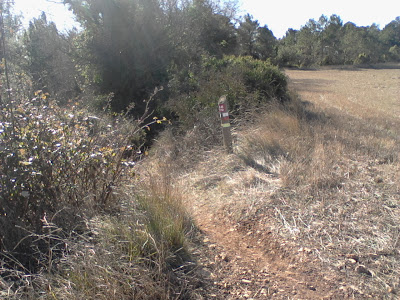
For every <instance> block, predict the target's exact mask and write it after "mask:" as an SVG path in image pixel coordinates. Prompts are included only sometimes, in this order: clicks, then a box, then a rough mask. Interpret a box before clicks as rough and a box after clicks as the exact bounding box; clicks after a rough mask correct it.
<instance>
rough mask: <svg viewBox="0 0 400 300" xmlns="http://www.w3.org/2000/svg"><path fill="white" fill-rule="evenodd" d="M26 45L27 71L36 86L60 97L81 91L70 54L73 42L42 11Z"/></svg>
mask: <svg viewBox="0 0 400 300" xmlns="http://www.w3.org/2000/svg"><path fill="white" fill-rule="evenodd" d="M23 44H24V47H25V50H26V54H27V62H26V71H27V72H28V73H29V74H30V75H31V77H32V82H33V88H34V89H35V90H43V91H45V92H48V93H50V94H51V95H52V96H54V97H56V98H57V99H58V100H68V99H70V98H73V97H75V96H77V95H78V94H79V87H78V84H77V82H76V79H75V75H76V71H75V67H74V63H73V61H72V59H71V58H70V56H69V52H70V44H69V42H68V40H67V37H66V36H63V35H61V34H60V33H59V32H58V30H57V27H56V25H55V24H54V23H53V22H48V21H47V18H46V14H45V13H44V12H43V13H42V15H41V16H40V17H39V18H38V19H34V20H33V21H31V22H30V24H29V28H28V30H27V31H26V32H25V34H24V38H23Z"/></svg>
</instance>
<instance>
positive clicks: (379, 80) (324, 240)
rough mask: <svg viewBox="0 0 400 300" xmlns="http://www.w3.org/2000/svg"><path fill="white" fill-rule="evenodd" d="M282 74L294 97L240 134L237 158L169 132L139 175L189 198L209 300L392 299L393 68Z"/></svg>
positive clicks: (395, 226)
mask: <svg viewBox="0 0 400 300" xmlns="http://www.w3.org/2000/svg"><path fill="white" fill-rule="evenodd" d="M286 73H287V75H288V76H289V78H290V85H291V89H292V91H294V93H295V94H297V96H294V97H297V99H298V100H297V101H295V102H294V103H293V104H292V105H291V107H289V108H285V109H283V108H282V107H279V106H278V105H274V104H271V105H269V106H267V107H266V110H265V112H264V113H261V114H258V115H254V118H255V120H256V121H255V122H254V123H252V124H246V125H242V126H239V127H237V128H236V129H235V141H236V142H235V153H234V154H232V155H226V154H224V152H223V151H222V149H219V148H217V149H213V150H212V151H208V150H207V147H205V148H204V149H205V150H206V151H204V152H201V154H199V148H201V145H202V144H201V141H200V140H198V139H197V138H196V135H197V134H199V132H197V133H196V131H195V130H196V129H195V130H194V131H193V132H190V133H189V134H188V135H187V136H186V138H185V139H183V140H179V141H178V140H176V141H174V140H175V137H174V136H173V134H168V133H166V134H165V135H164V137H161V138H160V139H159V141H158V146H156V147H155V149H156V150H154V154H153V159H152V160H151V162H152V166H150V165H149V164H147V165H146V169H147V171H149V170H150V171H152V172H153V173H158V174H162V173H164V174H165V173H169V176H171V177H172V178H174V180H173V182H174V186H175V187H178V188H179V189H181V190H182V193H183V194H184V195H185V199H186V201H185V204H186V206H187V207H188V210H189V211H190V212H191V214H192V216H193V218H194V220H195V223H196V224H197V226H198V227H199V229H200V230H201V233H202V235H201V238H200V241H201V242H200V243H198V244H197V245H196V248H197V249H198V250H197V251H195V253H197V259H198V263H199V268H200V269H201V270H202V271H201V273H202V274H205V277H206V278H208V279H209V281H207V280H206V279H205V281H204V282H211V283H210V286H209V287H208V288H207V290H208V292H207V293H208V294H209V295H210V293H211V294H212V295H214V298H217V299H247V298H252V299H265V298H266V297H267V298H272V299H349V298H351V299H353V298H356V299H364V298H365V299H367V298H375V299H378V298H379V299H397V298H398V297H399V295H400V273H399V270H400V252H399V248H400V225H399V224H400V193H399V183H400V165H399V151H400V130H399V128H400V126H399V125H400V119H399V113H400V99H399V82H400V70H399V69H388V70H385V69H380V70H372V69H371V70H367V69H359V70H358V69H357V70H320V71H297V70H296V71H294V70H288V71H287V72H286ZM200 151H201V150H200ZM166 170H168V172H166ZM210 291H211V292H210Z"/></svg>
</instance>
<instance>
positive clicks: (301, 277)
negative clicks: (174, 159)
mask: <svg viewBox="0 0 400 300" xmlns="http://www.w3.org/2000/svg"><path fill="white" fill-rule="evenodd" d="M216 156H218V154H216ZM215 159H216V160H218V159H217V158H215ZM210 160H211V163H210ZM210 160H209V161H208V164H209V165H215V164H213V163H212V160H213V159H210ZM213 172H221V174H222V173H223V171H220V170H217V171H215V170H209V172H208V173H203V172H200V173H201V174H204V177H209V175H210V173H213ZM243 172H248V170H246V171H243ZM257 175H258V176H260V177H261V176H263V179H264V181H270V183H268V186H269V187H270V189H271V190H269V191H268V190H263V194H264V195H265V197H270V195H272V194H273V192H274V190H276V188H277V185H279V182H280V181H279V179H276V178H271V176H270V175H265V174H264V175H263V174H261V173H257ZM241 176H243V174H242V175H240V172H237V173H232V174H231V175H230V176H229V177H228V178H226V177H224V176H221V178H219V177H218V175H215V174H214V175H212V176H211V177H214V178H217V181H218V182H219V184H220V185H224V184H221V181H224V180H227V181H229V180H231V181H233V182H240V177H241ZM238 177H239V179H238ZM224 178H225V179H224ZM202 180H203V179H199V178H197V182H199V181H202ZM189 181H192V182H193V178H190V179H189V178H188V182H187V184H189ZM195 181H196V180H195ZM210 186H211V188H210ZM229 189H230V187H229V186H228V188H227V190H229ZM189 190H192V191H193V190H195V191H196V192H195V193H193V194H192V195H190V197H189V198H190V199H191V203H192V210H193V211H192V216H193V218H194V220H195V222H196V225H197V227H198V228H199V229H200V230H201V233H202V245H203V247H201V248H200V249H198V251H197V253H198V255H199V257H200V259H199V263H200V265H201V266H202V267H203V274H204V275H205V277H208V278H209V279H210V280H211V281H212V285H213V287H212V288H211V290H212V293H208V295H207V299H209V298H214V299H343V298H346V296H345V294H344V293H345V289H343V288H342V289H340V288H339V284H340V281H341V280H339V278H338V277H337V276H336V274H333V273H330V272H329V271H327V270H325V271H324V273H322V272H321V271H320V269H321V267H320V261H319V260H318V259H317V258H316V257H315V256H314V255H312V253H311V250H310V249H307V248H300V249H299V248H295V247H293V246H292V245H290V243H286V242H285V241H279V240H278V237H277V236H276V235H274V233H273V232H272V230H269V228H268V225H267V224H265V223H264V224H258V221H259V219H257V220H256V221H255V223H254V224H247V225H246V224H239V223H234V222H232V220H230V218H229V217H227V214H226V207H227V206H231V204H230V203H229V201H234V202H236V204H233V203H232V205H239V206H240V204H239V202H243V203H245V202H246V199H245V198H246V197H247V195H246V194H243V195H241V196H240V197H237V195H236V196H234V195H233V196H232V195H231V197H229V196H228V195H224V193H223V192H221V190H219V189H218V187H217V185H213V184H210V183H208V184H207V188H206V189H204V187H201V188H200V189H199V188H198V189H196V188H193V187H191V188H190V189H189ZM225 193H226V191H225ZM227 193H229V192H227ZM216 196H217V197H218V198H219V199H224V200H223V201H225V205H221V203H218V199H216V198H214V197H216ZM228 198H230V199H229V200H228ZM234 209H237V206H235V208H234ZM340 286H343V285H340Z"/></svg>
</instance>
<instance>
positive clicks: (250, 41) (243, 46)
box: [237, 14, 260, 58]
mask: <svg viewBox="0 0 400 300" xmlns="http://www.w3.org/2000/svg"><path fill="white" fill-rule="evenodd" d="M259 27H260V24H259V23H258V21H257V20H256V21H253V17H252V16H251V15H250V14H247V15H245V16H244V20H243V21H242V22H240V24H239V28H238V30H237V34H238V39H239V55H244V56H246V55H248V56H252V57H254V58H258V54H257V49H256V43H257V39H258V35H259Z"/></svg>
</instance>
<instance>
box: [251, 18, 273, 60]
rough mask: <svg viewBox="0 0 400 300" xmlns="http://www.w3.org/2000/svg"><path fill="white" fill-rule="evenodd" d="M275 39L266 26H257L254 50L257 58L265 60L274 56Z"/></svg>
mask: <svg viewBox="0 0 400 300" xmlns="http://www.w3.org/2000/svg"><path fill="white" fill-rule="evenodd" d="M276 47H277V40H276V38H275V36H274V34H273V33H272V31H271V30H269V28H268V26H267V25H265V26H263V27H259V28H258V34H257V39H256V46H255V48H256V52H257V56H258V58H259V59H262V60H266V59H268V58H272V59H274V58H275V57H276Z"/></svg>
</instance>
